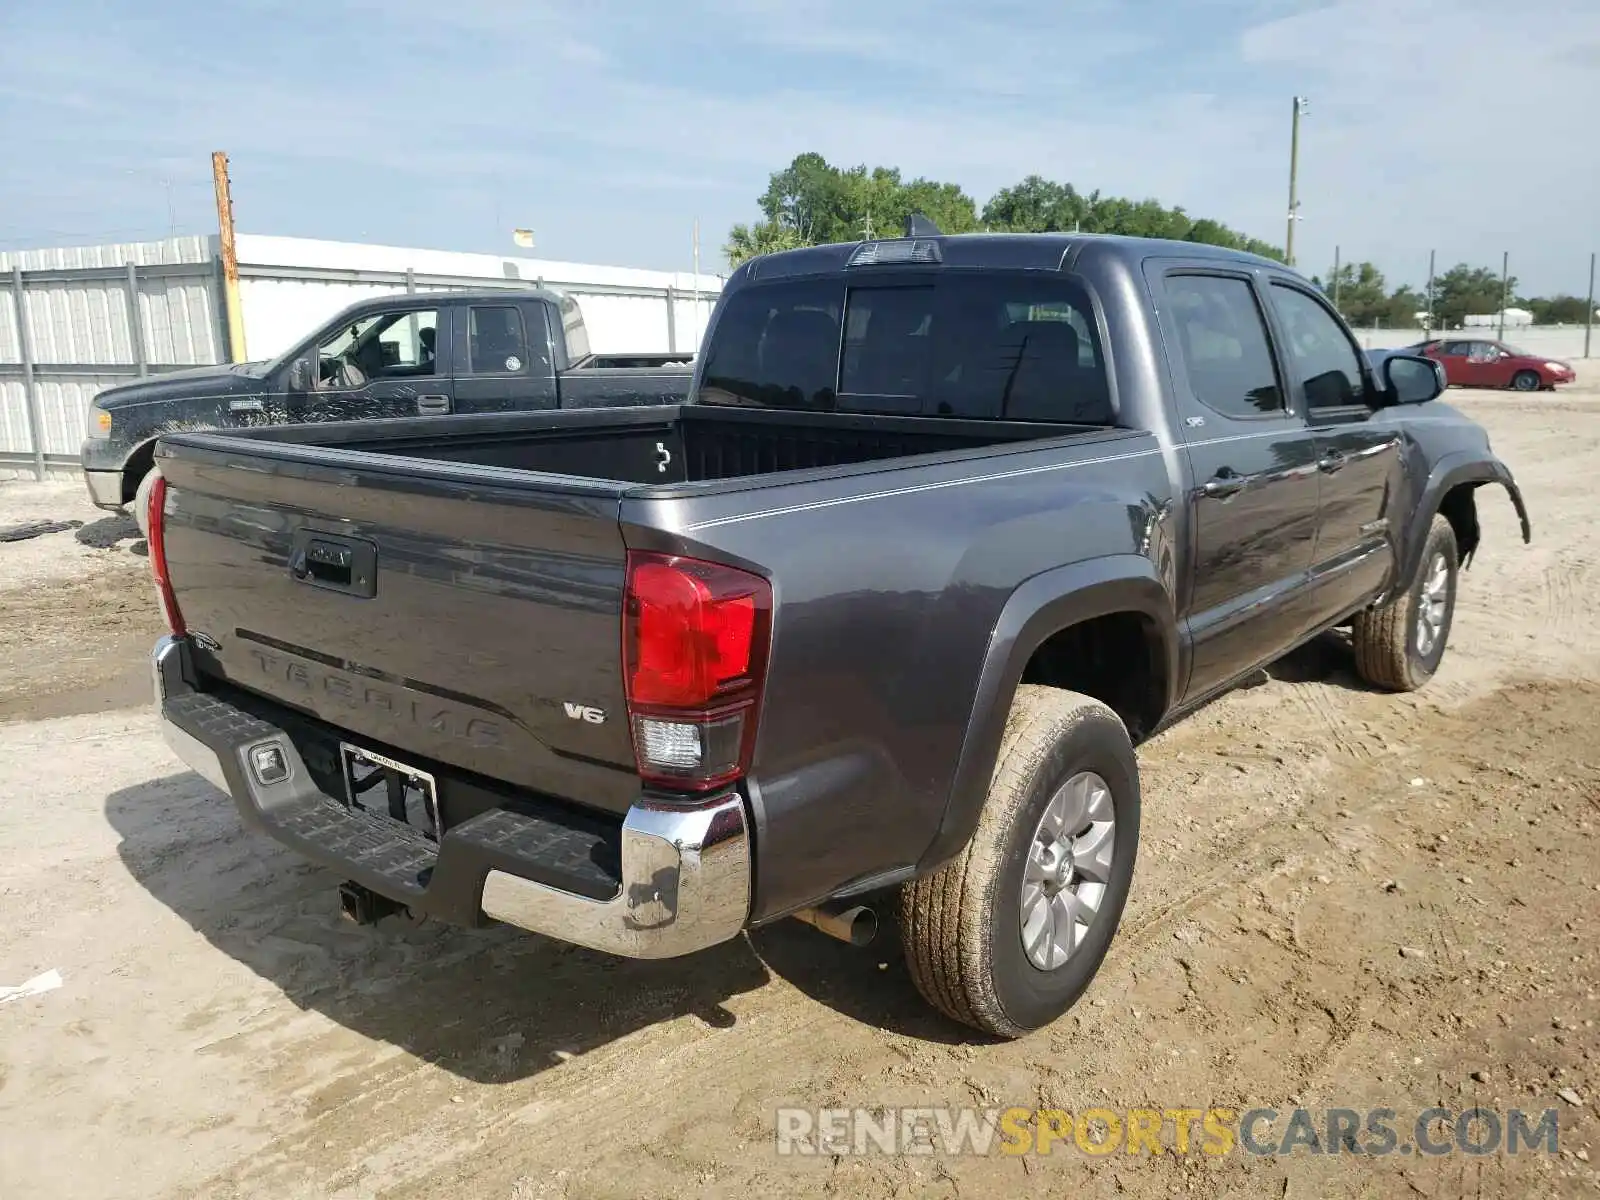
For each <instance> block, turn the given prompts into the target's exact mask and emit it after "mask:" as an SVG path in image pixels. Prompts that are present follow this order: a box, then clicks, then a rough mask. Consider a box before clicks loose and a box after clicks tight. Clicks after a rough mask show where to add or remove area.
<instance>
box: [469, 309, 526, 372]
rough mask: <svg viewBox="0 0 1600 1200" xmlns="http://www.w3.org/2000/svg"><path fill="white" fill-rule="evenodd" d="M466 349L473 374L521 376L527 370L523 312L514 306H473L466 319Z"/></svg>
mask: <svg viewBox="0 0 1600 1200" xmlns="http://www.w3.org/2000/svg"><path fill="white" fill-rule="evenodd" d="M467 346H468V351H467V359H468V361H469V362H470V363H471V364H472V373H473V374H474V375H520V374H522V373H523V372H524V371H525V370H527V369H528V339H527V337H526V336H525V335H524V333H523V329H522V312H521V310H520V309H518V308H517V307H516V306H515V305H513V304H504V305H501V304H497V305H494V306H492V307H490V306H483V307H478V306H474V307H473V309H472V313H471V316H470V317H469V318H468V320H467Z"/></svg>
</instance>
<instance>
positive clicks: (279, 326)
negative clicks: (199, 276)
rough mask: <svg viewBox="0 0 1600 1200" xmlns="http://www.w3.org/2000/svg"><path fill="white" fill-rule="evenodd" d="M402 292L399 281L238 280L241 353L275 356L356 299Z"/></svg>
mask: <svg viewBox="0 0 1600 1200" xmlns="http://www.w3.org/2000/svg"><path fill="white" fill-rule="evenodd" d="M405 290H406V289H405V286H404V285H403V284H401V285H390V284H376V283H341V282H338V281H334V280H329V281H327V282H324V281H322V280H320V279H310V280H308V279H241V280H240V281H239V302H240V304H242V305H243V306H244V313H245V335H244V341H245V351H246V353H248V354H249V356H250V357H251V358H256V359H261V358H273V357H276V356H277V355H279V354H281V353H283V351H285V350H287V349H289V347H291V346H293V345H294V344H295V343H296V342H298V341H299V340H300V339H301V338H303V337H305V336H306V334H307V333H309V332H310V331H311V330H313V329H315V328H316V327H317V326H318V325H321V324H322V323H323V322H324V321H326V320H328V319H329V318H330V317H333V316H335V315H336V314H337V313H338V312H339V311H340V310H341V309H344V308H348V307H349V306H350V305H352V304H354V303H356V302H357V301H358V300H368V299H371V298H372V297H374V296H392V295H394V294H396V293H400V294H404V292H405Z"/></svg>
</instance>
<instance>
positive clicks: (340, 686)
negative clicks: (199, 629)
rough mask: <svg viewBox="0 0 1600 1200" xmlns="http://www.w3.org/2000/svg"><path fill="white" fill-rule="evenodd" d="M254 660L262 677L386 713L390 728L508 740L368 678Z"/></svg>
mask: <svg viewBox="0 0 1600 1200" xmlns="http://www.w3.org/2000/svg"><path fill="white" fill-rule="evenodd" d="M250 656H251V657H252V658H253V659H255V661H256V665H257V666H258V667H260V668H261V670H262V672H263V673H264V674H267V675H270V676H272V677H273V678H275V679H281V680H283V681H284V682H285V683H287V684H289V685H290V686H291V687H295V688H298V689H299V690H301V691H303V692H308V693H311V694H313V695H318V696H322V697H325V698H326V699H328V700H332V701H333V702H334V703H336V704H341V705H343V706H344V707H346V708H357V709H366V710H369V711H374V712H379V713H382V714H383V715H384V716H386V717H387V718H389V721H390V723H392V724H395V725H400V724H408V725H412V726H415V727H416V728H419V729H427V730H429V731H430V732H433V733H437V734H442V735H443V736H445V737H450V738H458V739H460V740H461V741H464V742H467V743H468V744H469V745H472V746H477V747H479V748H480V749H489V748H491V747H495V746H499V745H501V744H502V742H503V741H504V739H503V738H502V736H501V731H500V726H499V725H498V724H497V723H496V722H494V721H486V720H484V719H483V718H482V717H474V716H470V715H468V714H466V713H464V712H462V711H461V710H459V709H457V708H453V707H451V706H450V705H447V704H443V703H441V702H440V701H438V700H433V699H428V698H426V697H417V696H413V695H410V694H408V693H406V692H404V691H401V690H399V689H396V688H392V687H386V686H383V685H380V684H374V683H371V682H369V681H367V680H365V679H352V678H351V677H349V676H348V675H345V674H343V673H339V672H334V671H331V670H329V669H328V668H325V667H317V666H313V665H311V664H308V663H303V662H295V661H293V660H292V659H288V658H284V657H283V656H281V655H277V654H268V653H267V652H266V651H264V650H251V651H250Z"/></svg>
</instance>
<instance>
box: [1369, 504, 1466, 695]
mask: <svg viewBox="0 0 1600 1200" xmlns="http://www.w3.org/2000/svg"><path fill="white" fill-rule="evenodd" d="M1441 570H1442V572H1443V574H1442V576H1441V575H1440V571H1441ZM1459 573H1460V564H1459V561H1458V556H1457V549H1456V535H1455V532H1454V531H1453V530H1452V529H1451V528H1450V522H1449V521H1447V520H1445V519H1444V518H1443V517H1440V516H1436V517H1434V518H1433V523H1432V524H1431V525H1429V526H1428V538H1427V541H1426V542H1425V543H1423V547H1422V557H1421V559H1420V560H1419V561H1418V563H1417V575H1416V578H1415V579H1413V580H1412V581H1411V585H1410V586H1409V587H1408V588H1406V590H1405V591H1404V592H1403V593H1401V594H1400V595H1398V596H1394V597H1392V598H1391V599H1390V600H1389V601H1388V603H1386V604H1383V605H1380V606H1378V607H1375V608H1369V609H1365V610H1363V611H1362V612H1360V613H1357V614H1356V620H1355V625H1354V626H1353V629H1352V636H1353V641H1354V644H1355V651H1356V670H1357V671H1358V672H1359V673H1360V675H1361V678H1362V679H1365V680H1366V681H1367V682H1368V683H1370V684H1371V685H1372V686H1374V687H1379V688H1383V689H1384V690H1386V691H1391V692H1414V691H1416V690H1417V689H1418V688H1419V687H1421V686H1422V685H1423V684H1425V683H1427V682H1428V680H1430V679H1432V678H1433V673H1434V672H1435V671H1437V670H1438V669H1439V662H1440V660H1441V659H1443V658H1444V652H1445V648H1446V647H1447V646H1448V645H1449V642H1450V627H1451V625H1452V623H1453V622H1454V620H1455V611H1456V582H1457V577H1458V575H1459ZM1440 584H1442V587H1443V594H1442V596H1437V595H1436V596H1435V597H1434V603H1433V607H1432V608H1431V609H1429V610H1428V611H1430V612H1431V613H1432V614H1433V615H1432V619H1431V621H1421V620H1419V617H1420V616H1421V614H1422V612H1423V605H1424V603H1425V601H1424V593H1425V592H1427V591H1428V590H1429V589H1430V587H1434V588H1436V587H1437V586H1439V585H1440ZM1424 630H1427V631H1428V636H1426V637H1424V636H1423V633H1424Z"/></svg>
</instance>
